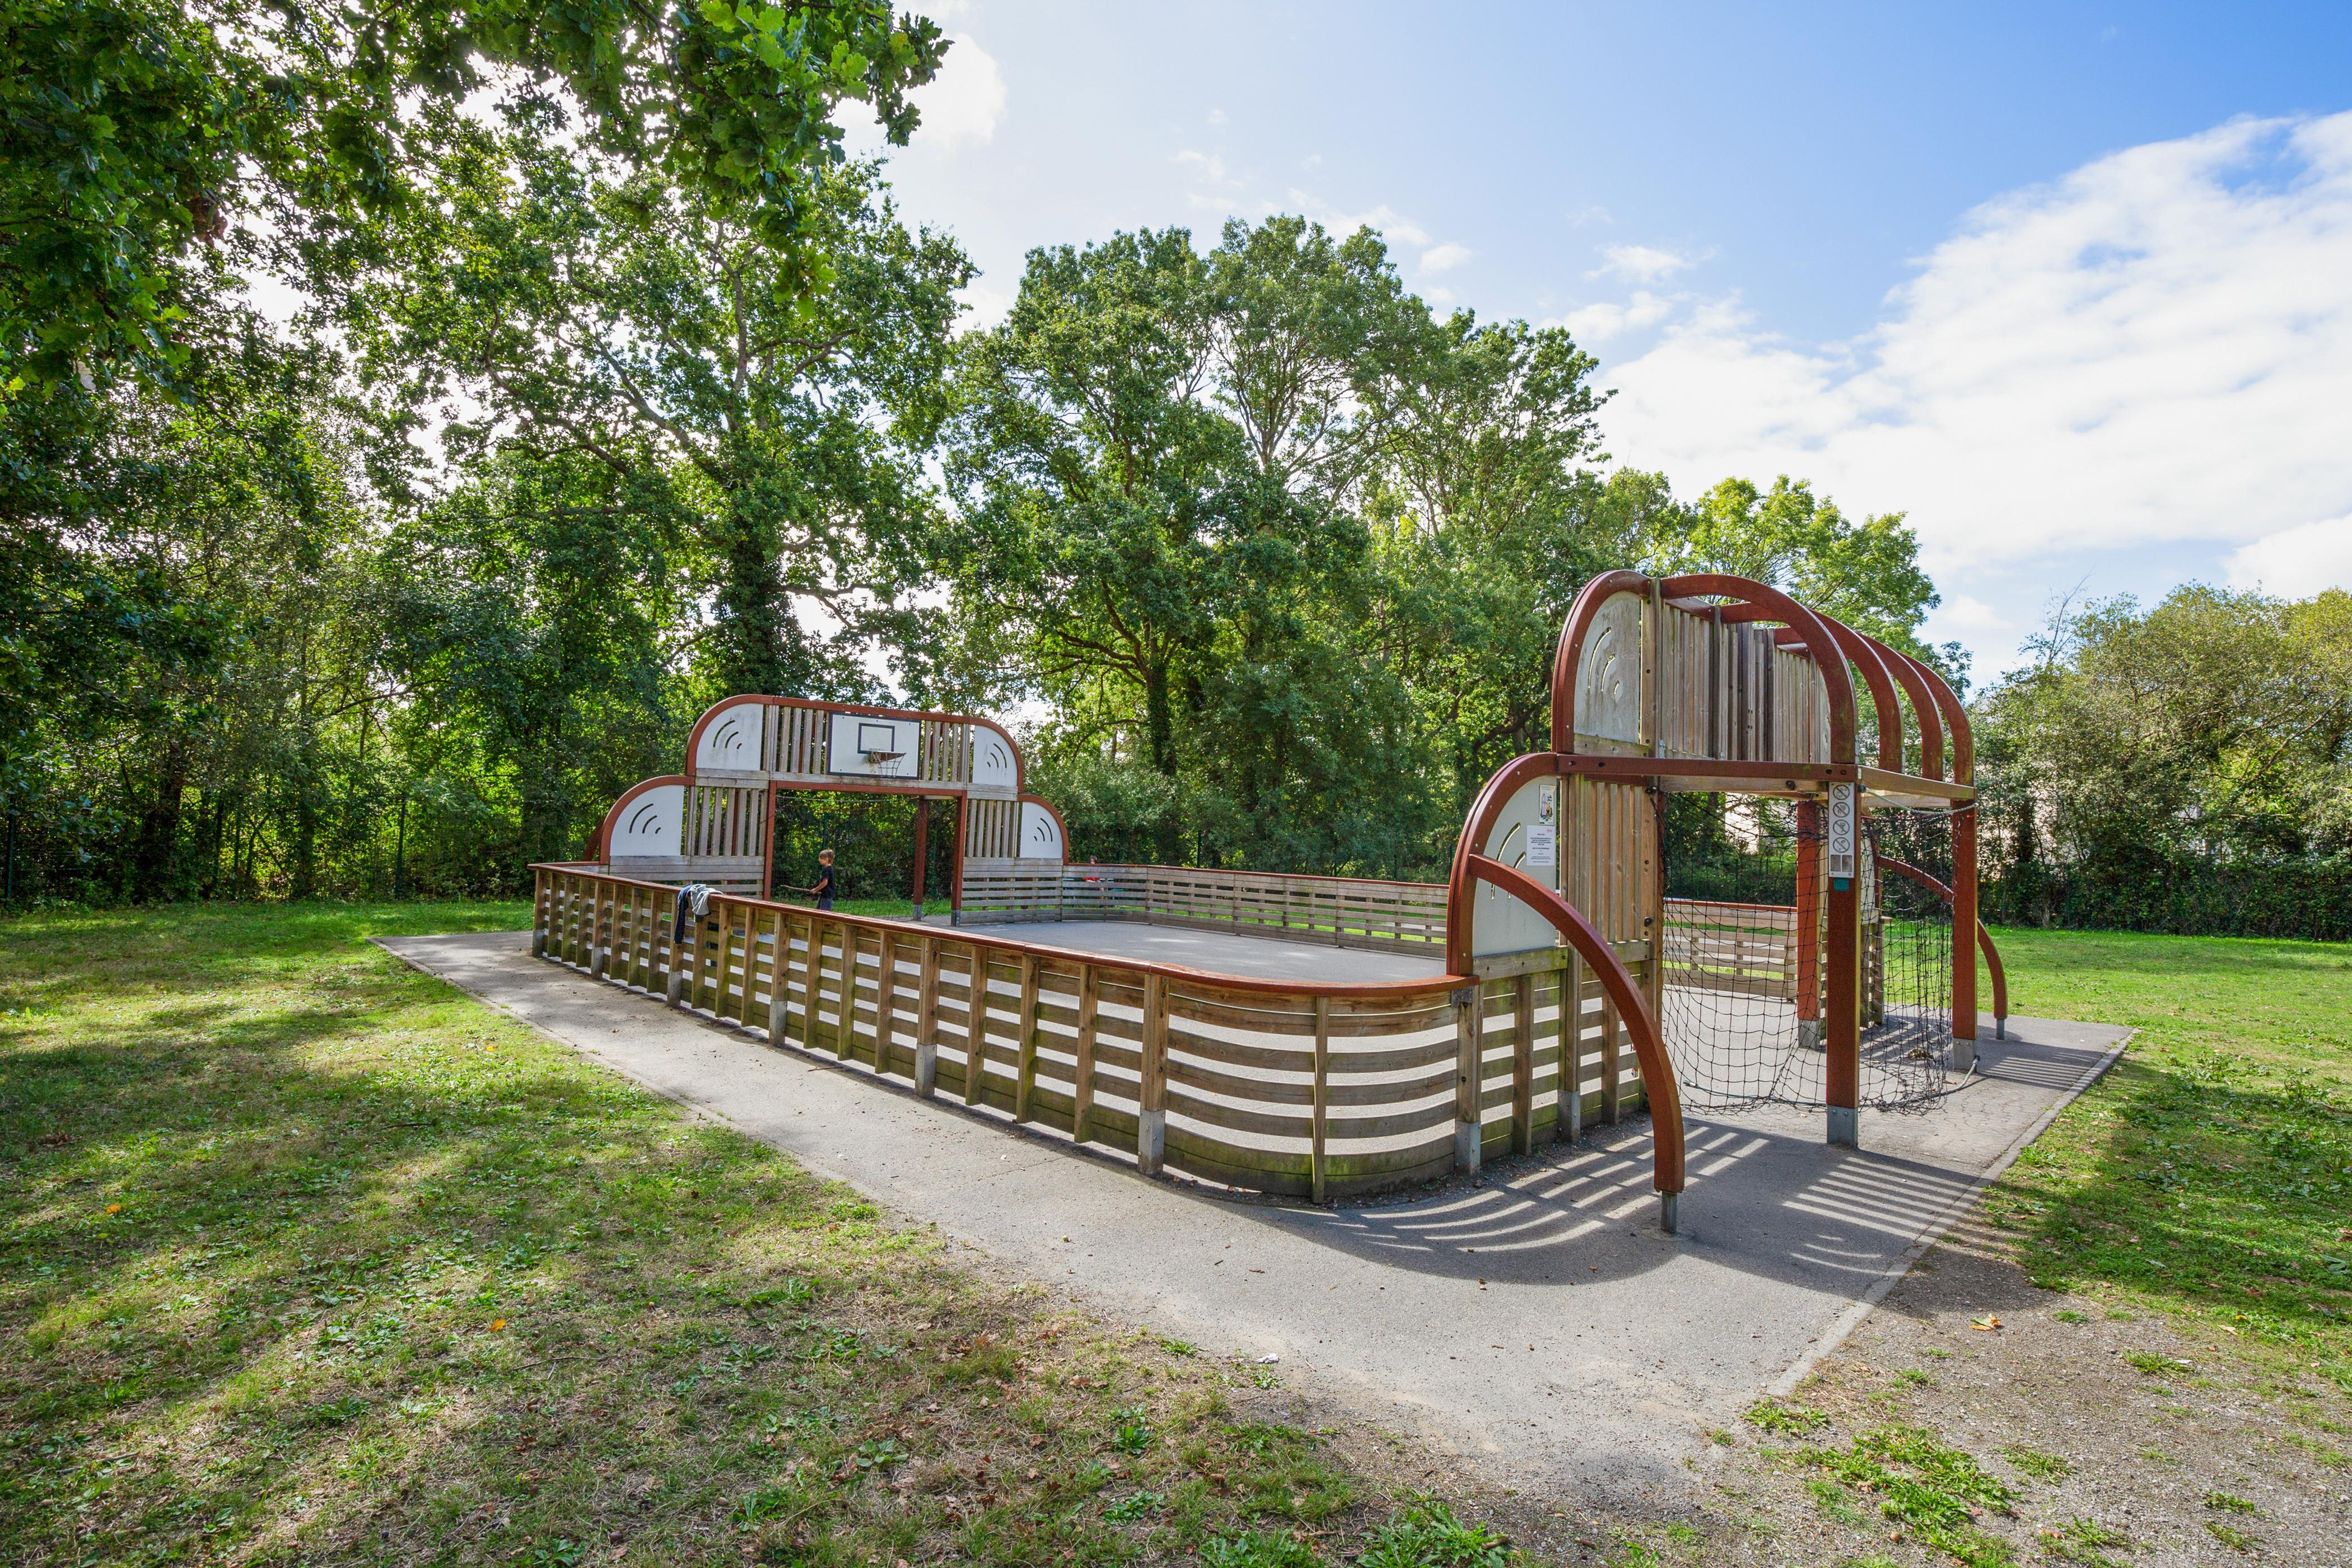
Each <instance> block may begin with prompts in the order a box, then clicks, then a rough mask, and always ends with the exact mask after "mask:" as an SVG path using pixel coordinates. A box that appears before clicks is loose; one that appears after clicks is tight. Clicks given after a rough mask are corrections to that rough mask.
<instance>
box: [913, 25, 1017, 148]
mask: <svg viewBox="0 0 2352 1568" xmlns="http://www.w3.org/2000/svg"><path fill="white" fill-rule="evenodd" d="M914 103H915V107H916V108H917V109H919V110H922V115H923V122H922V124H921V125H919V126H918V127H917V128H916V131H915V142H916V144H917V145H919V146H930V147H938V148H941V149H948V148H952V147H954V146H955V145H956V144H957V143H959V142H986V141H988V140H989V139H990V138H992V137H993V136H994V135H995V134H996V127H997V123H998V121H1002V120H1003V118H1004V73H1003V71H1001V70H999V69H997V68H996V58H995V57H994V56H992V55H991V54H990V53H989V52H988V51H987V50H986V49H983V48H982V47H980V45H979V44H977V43H975V42H974V41H972V40H971V38H968V37H964V36H963V35H962V34H961V33H959V34H954V35H952V36H951V37H950V47H949V48H948V53H947V58H946V59H945V60H943V61H942V62H940V74H939V75H938V76H937V77H936V78H934V79H932V80H931V82H930V84H929V86H927V87H923V88H920V89H917V91H916V92H915V94H914Z"/></svg>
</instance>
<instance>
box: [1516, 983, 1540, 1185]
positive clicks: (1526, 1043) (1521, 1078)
mask: <svg viewBox="0 0 2352 1568" xmlns="http://www.w3.org/2000/svg"><path fill="white" fill-rule="evenodd" d="M1535 1146H1536V977H1535V976H1534V975H1533V974H1531V973H1530V974H1522V975H1519V976H1517V978H1516V979H1515V980H1514V981H1513V982H1512V994H1511V1152H1513V1153H1514V1154H1525V1153H1527V1152H1529V1151H1531V1150H1533V1149H1534V1148H1535Z"/></svg>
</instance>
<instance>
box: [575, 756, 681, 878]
mask: <svg viewBox="0 0 2352 1568" xmlns="http://www.w3.org/2000/svg"><path fill="white" fill-rule="evenodd" d="M687 782H688V779H687V776H686V775H685V774H684V773H663V774H661V775H660V776H659V777H657V778H650V779H640V780H639V781H637V782H636V783H635V784H631V785H630V786H629V787H628V788H626V789H625V790H623V791H622V792H621V795H620V798H619V799H618V800H615V801H614V802H613V808H612V809H611V810H610V811H607V812H606V813H605V814H604V821H602V822H600V823H598V824H597V825H596V837H594V838H593V840H591V841H590V843H589V845H588V853H589V858H591V859H593V860H595V861H597V862H598V863H600V864H603V863H608V862H610V861H611V859H612V858H613V856H612V847H613V825H614V823H616V822H618V821H620V820H621V808H622V807H623V806H625V805H628V804H629V802H631V801H633V800H635V799H636V798H637V796H639V795H643V794H645V793H646V791H647V790H649V789H655V788H658V787H659V786H660V785H662V784H685V783H687ZM681 847H683V846H681Z"/></svg>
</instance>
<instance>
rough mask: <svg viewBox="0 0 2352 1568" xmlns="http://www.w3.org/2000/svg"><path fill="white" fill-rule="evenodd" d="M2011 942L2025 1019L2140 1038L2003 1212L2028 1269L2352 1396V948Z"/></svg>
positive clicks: (2051, 935) (2094, 936) (2037, 936)
mask: <svg viewBox="0 0 2352 1568" xmlns="http://www.w3.org/2000/svg"><path fill="white" fill-rule="evenodd" d="M1995 934H1996V939H1997V940H1998V941H1999V942H2000V945H2001V949H2002V952H2003V955H2004V957H2005V958H2006V959H2007V962H2008V966H2009V973H2010V984H2011V1006H2012V1009H2013V1010H2014V1011H2015V1012H2017V1013H2020V1014H2024V1015H2031V1016H2042V1017H2059V1018H2078V1019H2085V1020H2092V1021H2096V1022H2103V1023H2113V1024H2123V1025H2128V1026H2131V1027H2133V1028H2135V1029H2137V1031H2139V1032H2138V1034H2137V1037H2136V1038H2135V1039H2134V1040H2133V1042H2132V1045H2131V1047H2130V1049H2129V1050H2128V1051H2127V1052H2126V1055H2125V1057H2124V1058H2123V1060H2122V1061H2121V1062H2119V1063H2118V1064H2117V1065H2116V1068H2115V1069H2114V1071H2112V1072H2111V1073H2110V1074H2109V1075H2108V1076H2107V1078H2106V1079H2105V1080H2104V1081H2103V1082H2102V1083H2101V1084H2100V1085H2099V1086H2098V1087H2097V1088H2096V1089H2094V1090H2093V1091H2092V1092H2091V1093H2089V1094H2087V1095H2085V1096H2084V1098H2083V1099H2082V1100H2079V1101H2078V1102H2076V1104H2075V1105H2074V1107H2073V1108H2072V1109H2070V1110H2068V1111H2067V1112H2066V1113H2065V1114H2064V1115H2063V1116H2062V1117H2061V1118H2060V1119H2059V1120H2058V1121H2057V1123H2056V1124H2055V1125H2054V1126H2053V1127H2052V1129H2051V1130H2050V1131H2048V1132H2047V1133H2045V1134H2044V1135H2043V1136H2042V1139H2041V1140H2040V1141H2039V1142H2037V1143H2036V1144H2034V1145H2033V1146H2032V1148H2029V1149H2028V1150H2026V1151H2025V1153H2024V1155H2023V1157H2022V1158H2021V1159H2020V1160H2019V1162H2018V1163H2017V1164H2016V1165H2015V1166H2014V1167H2012V1169H2011V1173H2010V1174H2009V1176H2008V1178H2007V1179H2006V1180H2005V1181H2004V1182H2002V1183H2001V1184H2000V1188H1999V1189H1998V1190H1997V1191H1996V1193H1995V1194H1993V1196H1992V1198H1991V1200H1990V1202H1989V1204H1988V1211H1989V1213H1990V1215H1991V1217H1992V1218H1993V1220H1994V1222H1995V1223H1996V1224H1999V1225H2001V1226H2005V1227H2007V1228H2009V1229H2011V1230H2012V1231H2014V1232H2017V1233H2018V1234H2019V1235H2020V1236H2021V1239H2022V1241H2023V1244H2024V1254H2023V1256H2024V1261H2025V1264H2026V1267H2027V1268H2028V1270H2029V1271H2030V1272H2031V1273H2032V1275H2033V1276H2034V1277H2035V1278H2036V1279H2038V1280H2040V1281H2041V1282H2042V1283H2044V1284H2047V1285H2052V1286H2066V1287H2072V1288H2074V1289H2083V1290H2086V1291H2090V1292H2093V1293H2097V1294H2103V1295H2107V1296H2111V1297H2113V1298H2115V1299H2116V1300H2117V1301H2118V1302H2127V1303H2130V1304H2134V1305H2138V1306H2141V1307H2145V1308H2153V1309H2156V1310H2162V1311H2166V1312H2168V1313H2172V1314H2175V1315H2176V1316H2178V1317H2179V1318H2180V1319H2182V1320H2184V1321H2195V1322H2198V1323H2201V1324H2204V1325H2207V1326H2209V1327H2210V1328H2211V1329H2212V1330H2215V1331H2218V1332H2219V1333H2220V1334H2221V1335H2222V1336H2223V1337H2224V1340H2225V1342H2230V1343H2231V1345H2232V1348H2233V1349H2243V1350H2245V1351H2247V1352H2251V1353H2254V1354H2256V1355H2258V1356H2259V1357H2260V1358H2262V1359H2264V1360H2266V1361H2268V1362H2270V1363H2273V1364H2274V1365H2275V1366H2276V1367H2277V1368H2278V1370H2280V1371H2282V1372H2294V1373H2314V1374H2318V1375H2321V1376H2325V1377H2326V1378H2328V1379H2330V1380H2332V1381H2333V1382H2334V1383H2336V1384H2337V1385H2338V1386H2339V1387H2342V1388H2345V1389H2347V1390H2352V1327H2347V1323H2348V1322H2352V1316H2348V1315H2352V949H2347V947H2346V946H2345V945H2344V944H2341V943H2333V942H2271V941H2258V940H2251V939H2223V938H2198V937H2168V936H2137V935H2118V934H2106V933H2086V932H2054V931H2019V930H2011V931H1999V932H1997V933H1995Z"/></svg>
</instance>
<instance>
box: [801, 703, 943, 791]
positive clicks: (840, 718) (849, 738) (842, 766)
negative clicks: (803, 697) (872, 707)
mask: <svg viewBox="0 0 2352 1568" xmlns="http://www.w3.org/2000/svg"><path fill="white" fill-rule="evenodd" d="M922 734H923V721H921V720H919V719H880V718H877V717H875V716H874V715H873V714H870V713H835V715H833V727H832V730H831V731H830V732H829V733H828V735H827V737H826V740H827V742H828V744H827V746H826V749H825V766H826V767H827V768H828V769H830V770H831V771H832V772H834V773H847V774H849V775H851V776H852V777H855V778H866V779H910V778H913V777H914V776H915V767H916V763H918V761H919V758H920V752H919V749H918V748H919V746H920V744H921V742H922Z"/></svg>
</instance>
